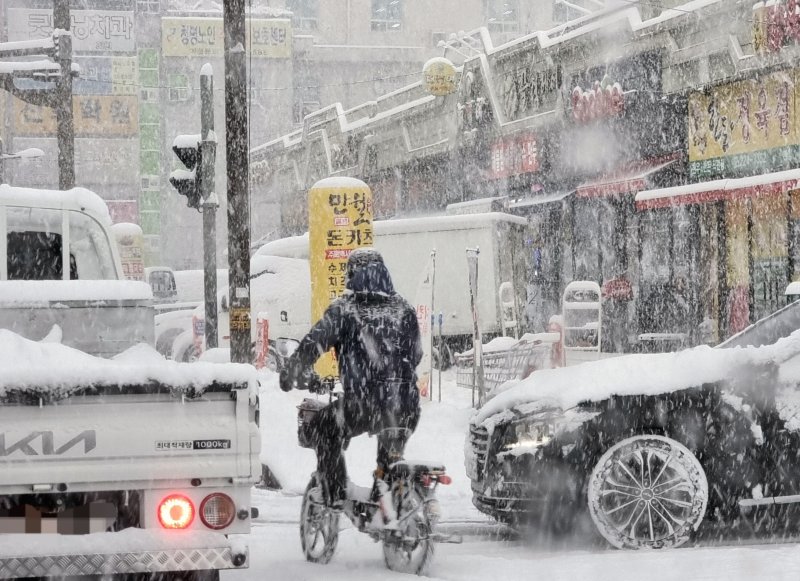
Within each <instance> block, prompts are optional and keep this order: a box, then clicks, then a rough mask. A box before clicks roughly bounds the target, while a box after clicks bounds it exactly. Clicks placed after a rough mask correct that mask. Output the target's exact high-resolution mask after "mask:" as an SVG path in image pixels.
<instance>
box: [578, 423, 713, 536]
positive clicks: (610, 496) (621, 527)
mask: <svg viewBox="0 0 800 581" xmlns="http://www.w3.org/2000/svg"><path fill="white" fill-rule="evenodd" d="M588 500H589V512H590V514H591V516H592V520H593V521H594V524H595V526H596V527H597V530H598V531H599V532H600V534H601V535H603V537H604V538H605V539H606V540H607V541H608V542H609V543H611V544H612V545H614V546H615V547H618V548H620V549H623V548H627V549H644V548H651V549H659V548H669V547H678V546H680V545H682V544H683V543H685V542H686V541H688V540H689V538H690V537H691V535H692V533H693V532H694V531H695V530H697V527H699V526H700V523H701V522H702V520H703V517H704V515H705V512H706V505H707V504H708V480H707V479H706V475H705V472H704V471H703V467H702V466H701V465H700V462H699V461H698V460H697V458H695V456H694V454H692V453H691V452H690V451H689V449H688V448H686V446H684V445H683V444H681V443H679V442H676V441H675V440H671V439H670V438H665V437H663V436H655V435H641V436H634V437H632V438H627V439H625V440H623V441H621V442H619V443H618V444H616V445H615V446H613V447H612V448H610V449H609V450H608V451H607V452H606V453H605V454H603V456H602V457H601V458H600V460H599V461H598V462H597V465H596V466H595V467H594V470H593V471H592V474H591V477H590V478H589V487H588Z"/></svg>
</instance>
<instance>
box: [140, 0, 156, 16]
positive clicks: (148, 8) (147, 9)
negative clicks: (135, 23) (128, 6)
mask: <svg viewBox="0 0 800 581" xmlns="http://www.w3.org/2000/svg"><path fill="white" fill-rule="evenodd" d="M136 10H137V12H139V13H140V14H158V13H159V12H161V2H160V0H136Z"/></svg>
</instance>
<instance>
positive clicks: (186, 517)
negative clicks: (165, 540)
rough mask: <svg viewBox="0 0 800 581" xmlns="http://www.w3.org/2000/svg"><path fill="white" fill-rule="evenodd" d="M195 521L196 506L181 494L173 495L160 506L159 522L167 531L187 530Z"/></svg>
mask: <svg viewBox="0 0 800 581" xmlns="http://www.w3.org/2000/svg"><path fill="white" fill-rule="evenodd" d="M193 520H194V505H193V504H192V501H191V500H189V499H188V498H186V497H185V496H183V495H181V494H171V495H169V496H167V497H166V498H164V500H162V501H161V504H159V505H158V522H160V523H161V526H162V527H164V528H165V529H185V528H187V527H188V526H189V525H190V524H192V521H193Z"/></svg>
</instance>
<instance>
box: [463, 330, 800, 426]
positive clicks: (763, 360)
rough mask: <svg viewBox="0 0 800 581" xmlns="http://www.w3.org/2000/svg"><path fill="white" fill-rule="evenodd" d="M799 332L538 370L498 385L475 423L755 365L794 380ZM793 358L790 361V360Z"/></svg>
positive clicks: (672, 386) (685, 383)
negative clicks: (764, 341)
mask: <svg viewBox="0 0 800 581" xmlns="http://www.w3.org/2000/svg"><path fill="white" fill-rule="evenodd" d="M797 355H800V331H795V332H794V333H792V334H791V335H790V336H789V337H786V338H784V339H780V340H779V341H777V342H776V343H773V344H772V345H766V346H763V347H735V348H730V349H713V348H711V347H708V346H705V345H703V346H700V347H695V348H693V349H686V350H685V351H678V352H675V353H657V354H638V355H623V356H620V357H613V358H609V359H604V360H601V361H591V362H587V363H582V364H580V365H575V366H573V367H564V368H559V369H542V370H539V371H535V372H533V373H532V374H531V375H530V376H529V377H528V378H527V379H523V380H521V381H517V382H513V383H512V382H509V383H507V384H505V385H503V386H500V388H498V391H496V392H495V393H496V395H495V397H493V398H492V399H490V400H489V401H488V402H487V403H486V405H484V406H483V407H482V408H481V409H480V410H479V411H478V412H477V414H476V416H475V418H474V420H473V421H474V422H475V423H483V422H484V421H485V420H487V419H489V418H490V417H492V416H494V415H495V414H498V413H501V412H503V411H506V410H508V409H511V408H514V407H519V406H523V405H524V406H526V407H528V406H529V405H533V406H534V407H536V406H539V407H558V408H560V409H562V410H567V409H569V408H572V407H575V406H576V405H578V404H579V403H580V402H582V401H602V400H604V399H608V398H609V397H612V396H615V395H616V396H630V395H660V394H664V393H669V392H673V391H678V390H682V389H687V388H690V387H695V386H700V385H702V384H706V383H714V382H718V381H725V380H733V379H736V378H739V377H747V376H748V375H747V372H748V371H750V370H752V369H754V368H756V367H757V366H760V365H763V364H767V363H776V364H778V365H780V371H779V380H780V381H781V382H800V362H798V359H797V358H796V356H797ZM793 358H795V359H793Z"/></svg>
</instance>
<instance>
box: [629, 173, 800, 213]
mask: <svg viewBox="0 0 800 581" xmlns="http://www.w3.org/2000/svg"><path fill="white" fill-rule="evenodd" d="M799 184H800V169H790V170H786V171H779V172H774V173H768V174H762V175H758V176H752V177H748V178H739V179H730V180H714V181H711V182H701V183H697V184H686V185H683V186H675V187H672V188H661V189H656V190H646V191H642V192H639V193H638V194H636V209H637V210H652V209H655V208H666V207H669V206H677V205H684V204H703V203H708V202H716V201H718V200H731V199H736V198H749V197H753V196H759V195H765V194H775V193H781V192H786V191H789V190H793V189H796V188H797V187H798V185H799Z"/></svg>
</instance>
